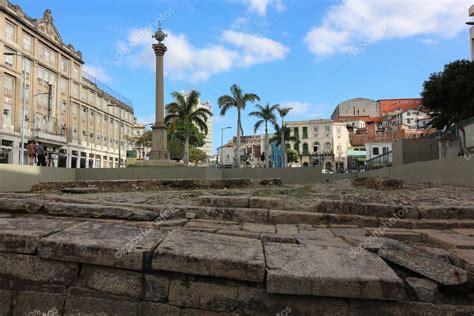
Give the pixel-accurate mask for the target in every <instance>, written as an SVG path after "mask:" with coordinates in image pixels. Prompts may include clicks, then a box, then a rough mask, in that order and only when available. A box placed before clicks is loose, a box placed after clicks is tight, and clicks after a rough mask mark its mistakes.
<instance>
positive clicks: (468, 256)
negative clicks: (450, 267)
mask: <svg viewBox="0 0 474 316" xmlns="http://www.w3.org/2000/svg"><path fill="white" fill-rule="evenodd" d="M449 257H450V258H451V260H452V261H453V263H454V264H455V265H456V266H458V267H461V268H463V269H464V270H466V271H469V272H471V273H474V249H452V250H451V251H450V252H449Z"/></svg>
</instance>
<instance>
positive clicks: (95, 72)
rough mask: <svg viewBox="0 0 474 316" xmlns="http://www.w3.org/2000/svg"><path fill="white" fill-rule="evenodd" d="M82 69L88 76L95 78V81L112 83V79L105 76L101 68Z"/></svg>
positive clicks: (87, 67) (103, 69) (85, 66)
mask: <svg viewBox="0 0 474 316" xmlns="http://www.w3.org/2000/svg"><path fill="white" fill-rule="evenodd" d="M83 69H84V71H85V72H87V73H88V74H89V75H91V76H93V77H95V78H96V79H97V80H99V81H102V82H103V83H110V82H111V81H112V77H110V76H109V75H108V74H107V72H106V70H105V68H104V67H102V66H91V65H84V66H83Z"/></svg>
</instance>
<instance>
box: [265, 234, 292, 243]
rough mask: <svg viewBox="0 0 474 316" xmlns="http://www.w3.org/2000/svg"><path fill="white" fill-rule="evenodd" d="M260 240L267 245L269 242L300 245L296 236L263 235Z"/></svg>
mask: <svg viewBox="0 0 474 316" xmlns="http://www.w3.org/2000/svg"><path fill="white" fill-rule="evenodd" d="M260 239H261V240H262V242H264V243H267V242H280V243H291V244H297V243H298V239H296V237H295V236H290V235H282V234H269V233H264V234H262V236H261V238H260Z"/></svg>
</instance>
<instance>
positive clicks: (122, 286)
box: [78, 265, 143, 298]
mask: <svg viewBox="0 0 474 316" xmlns="http://www.w3.org/2000/svg"><path fill="white" fill-rule="evenodd" d="M78 286H80V287H83V288H87V289H91V290H96V291H100V292H105V293H110V294H115V295H121V296H128V297H132V298H140V297H141V296H143V295H142V274H141V273H139V272H133V271H128V270H122V269H114V268H107V267H99V266H91V265H84V266H83V268H82V271H81V275H80V277H79V283H78Z"/></svg>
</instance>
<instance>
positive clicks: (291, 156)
mask: <svg viewBox="0 0 474 316" xmlns="http://www.w3.org/2000/svg"><path fill="white" fill-rule="evenodd" d="M286 155H287V157H288V163H292V162H297V161H298V153H297V152H296V150H293V149H291V148H288V149H287V150H286Z"/></svg>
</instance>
